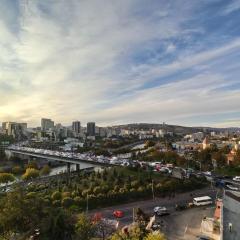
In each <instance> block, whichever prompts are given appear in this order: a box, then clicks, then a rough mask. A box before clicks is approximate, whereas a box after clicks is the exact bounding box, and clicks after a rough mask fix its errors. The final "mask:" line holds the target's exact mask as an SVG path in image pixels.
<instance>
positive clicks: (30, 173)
mask: <svg viewBox="0 0 240 240" xmlns="http://www.w3.org/2000/svg"><path fill="white" fill-rule="evenodd" d="M37 177H39V171H38V170H37V169H35V168H27V169H26V172H25V173H24V174H23V175H22V179H23V180H31V179H33V178H37Z"/></svg>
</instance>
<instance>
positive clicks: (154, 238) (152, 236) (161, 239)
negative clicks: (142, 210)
mask: <svg viewBox="0 0 240 240" xmlns="http://www.w3.org/2000/svg"><path fill="white" fill-rule="evenodd" d="M144 240H166V238H165V236H164V235H163V234H162V233H160V232H153V233H149V234H148V235H147V236H146V237H145V238H144Z"/></svg>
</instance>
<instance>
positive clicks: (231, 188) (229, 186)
mask: <svg viewBox="0 0 240 240" xmlns="http://www.w3.org/2000/svg"><path fill="white" fill-rule="evenodd" d="M226 188H228V189H230V190H233V191H238V188H237V187H235V186H233V185H230V184H227V185H226Z"/></svg>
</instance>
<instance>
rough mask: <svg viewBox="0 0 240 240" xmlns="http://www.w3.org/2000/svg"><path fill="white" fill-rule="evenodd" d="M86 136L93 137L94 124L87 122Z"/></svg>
mask: <svg viewBox="0 0 240 240" xmlns="http://www.w3.org/2000/svg"><path fill="white" fill-rule="evenodd" d="M87 135H88V136H95V122H88V123H87Z"/></svg>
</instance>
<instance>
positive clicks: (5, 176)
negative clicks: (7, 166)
mask: <svg viewBox="0 0 240 240" xmlns="http://www.w3.org/2000/svg"><path fill="white" fill-rule="evenodd" d="M14 180H15V178H14V176H13V175H12V174H10V173H0V183H8V182H13V181H14Z"/></svg>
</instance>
